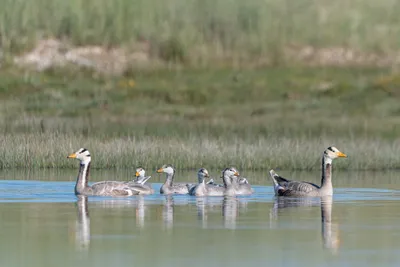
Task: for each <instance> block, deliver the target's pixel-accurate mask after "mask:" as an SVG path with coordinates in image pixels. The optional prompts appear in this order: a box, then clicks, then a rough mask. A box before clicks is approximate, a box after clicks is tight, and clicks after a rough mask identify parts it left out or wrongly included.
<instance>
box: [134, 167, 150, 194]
mask: <svg viewBox="0 0 400 267" xmlns="http://www.w3.org/2000/svg"><path fill="white" fill-rule="evenodd" d="M145 174H146V171H145V170H144V169H143V168H137V169H136V173H135V176H136V178H135V180H133V181H131V182H128V185H129V187H131V188H133V189H134V190H135V191H137V192H138V193H139V195H151V194H153V193H154V190H153V188H152V187H151V184H150V183H147V180H149V179H150V178H151V176H145Z"/></svg>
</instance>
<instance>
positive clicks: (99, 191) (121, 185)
mask: <svg viewBox="0 0 400 267" xmlns="http://www.w3.org/2000/svg"><path fill="white" fill-rule="evenodd" d="M68 158H76V159H78V160H79V161H80V167H79V172H78V177H77V179H76V184H75V194H76V195H85V196H131V195H137V194H138V192H137V191H135V190H133V189H132V188H131V187H130V186H129V185H128V184H127V183H126V182H119V181H103V182H97V183H94V184H92V185H91V186H89V185H88V182H89V172H90V162H91V157H90V153H89V151H88V150H87V149H85V148H81V149H79V150H78V151H77V152H75V153H73V154H71V155H69V156H68Z"/></svg>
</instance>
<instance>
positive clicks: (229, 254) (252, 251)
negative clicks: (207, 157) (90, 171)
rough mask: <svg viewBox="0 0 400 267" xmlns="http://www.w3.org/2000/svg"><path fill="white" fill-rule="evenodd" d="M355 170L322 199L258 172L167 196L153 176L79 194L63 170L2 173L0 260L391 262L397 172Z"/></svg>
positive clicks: (395, 247)
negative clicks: (214, 190) (115, 192)
mask: <svg viewBox="0 0 400 267" xmlns="http://www.w3.org/2000/svg"><path fill="white" fill-rule="evenodd" d="M308 175H309V176H310V174H308ZM363 175H364V176H365V180H363V179H358V180H357V181H356V182H355V181H351V180H349V179H348V178H347V175H344V176H342V177H344V178H340V176H338V179H339V181H338V184H339V185H340V186H338V187H337V188H335V189H334V196H333V198H332V199H331V201H328V202H327V201H326V200H321V199H320V198H303V199H301V198H297V199H296V198H284V199H282V198H279V199H278V198H276V197H274V194H273V188H272V186H271V185H270V184H268V183H267V182H265V184H260V183H264V180H262V179H259V181H261V182H260V183H259V184H257V185H255V186H254V189H255V193H254V194H253V195H251V196H237V197H235V198H223V197H197V198H196V197H193V196H188V195H179V196H171V197H167V196H164V195H160V194H159V188H160V186H161V183H159V182H158V181H159V180H158V181H156V182H154V183H153V184H152V186H153V188H154V189H155V191H156V193H155V194H154V195H149V196H132V197H117V198H112V197H89V198H87V199H86V198H83V199H82V198H77V197H76V196H75V195H74V186H75V181H73V180H74V178H73V174H70V173H68V174H67V175H64V176H63V174H61V176H60V177H56V178H54V180H53V181H50V180H51V179H47V181H46V179H45V178H43V176H40V175H37V176H36V177H37V179H36V180H35V179H34V178H35V174H33V175H31V176H30V178H29V180H15V179H16V178H19V177H22V176H21V175H16V176H15V175H14V174H12V175H8V174H7V173H5V174H4V173H3V178H4V180H0V214H1V218H2V219H1V220H0V237H1V238H0V266H41V267H43V266H96V267H98V266H110V265H116V266H121V265H126V264H128V265H134V266H167V267H169V266H171V267H172V266H187V265H190V266H221V265H229V266H230V267H236V266H243V265H246V266H338V267H339V266H340V267H341V266H356V267H358V266H360V267H361V266H362V267H365V266H400V253H399V251H400V238H399V237H400V217H399V214H400V205H399V200H400V179H399V183H398V184H397V183H393V181H396V179H394V178H395V177H396V176H398V173H394V174H391V175H390V177H389V178H385V177H387V175H379V174H376V173H374V174H373V175H372V176H368V175H365V174H363ZM108 176H111V175H108ZM51 177H53V176H51ZM71 177H72V178H71ZM399 177H400V176H399ZM7 178H9V179H7ZM345 178H346V179H345ZM385 179H386V180H385ZM57 180H58V181H57ZM60 180H61V181H60ZM62 180H65V181H62ZM346 183H347V184H346ZM334 184H335V183H334ZM369 185H371V186H369ZM375 185H377V186H376V187H375Z"/></svg>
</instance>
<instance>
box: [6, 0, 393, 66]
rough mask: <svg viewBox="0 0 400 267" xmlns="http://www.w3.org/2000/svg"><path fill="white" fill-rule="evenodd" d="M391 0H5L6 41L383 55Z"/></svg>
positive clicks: (276, 55)
mask: <svg viewBox="0 0 400 267" xmlns="http://www.w3.org/2000/svg"><path fill="white" fill-rule="evenodd" d="M399 10H400V2H398V1H393V0H382V1H376V0H354V1H347V0H337V1H334V2H333V1H329V0H319V1H314V0H296V1H288V0H285V1H280V0H253V1H231V0H187V1H181V0H170V1H164V0H150V1H149V0H134V1H131V0H115V1H108V0H71V1H63V0H39V1H29V0H19V1H14V0H3V1H2V8H1V9H0V25H1V26H0V36H1V46H2V48H3V49H4V50H5V51H6V52H9V53H17V52H20V51H22V50H25V49H28V48H30V47H32V46H34V45H35V41H36V40H38V39H42V38H47V37H54V38H58V39H62V40H65V41H67V42H71V43H72V44H75V45H90V44H96V45H103V46H124V47H127V48H129V47H131V46H132V45H133V44H135V43H137V42H141V41H146V42H148V43H149V44H150V45H151V53H152V54H153V55H154V56H157V57H159V58H161V59H164V60H167V61H175V62H184V63H190V64H191V65H194V66H197V67H199V66H205V65H210V64H211V65H213V64H215V63H216V62H219V63H220V64H222V65H225V66H226V65H228V66H237V65H238V64H241V62H247V63H249V64H250V63H253V64H254V63H256V61H258V60H260V59H263V58H269V59H272V61H273V62H275V63H282V61H286V60H288V61H289V62H290V61H291V60H292V59H291V58H284V57H282V55H284V54H285V53H284V49H285V48H287V47H288V46H293V45H294V46H303V45H310V46H312V47H330V46H339V47H351V48H353V49H356V50H357V49H360V50H364V51H374V52H378V53H381V52H383V53H385V52H387V53H388V52H392V51H393V50H396V51H397V49H398V47H399V46H400V40H399V38H398V36H399V34H400V17H399V16H398V13H399V12H398V11H399Z"/></svg>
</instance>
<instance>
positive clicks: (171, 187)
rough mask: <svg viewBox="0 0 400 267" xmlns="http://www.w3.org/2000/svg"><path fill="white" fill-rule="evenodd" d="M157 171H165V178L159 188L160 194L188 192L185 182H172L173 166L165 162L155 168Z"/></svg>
mask: <svg viewBox="0 0 400 267" xmlns="http://www.w3.org/2000/svg"><path fill="white" fill-rule="evenodd" d="M157 172H158V173H163V172H164V173H165V174H166V179H165V183H164V184H163V185H162V186H161V188H160V194H165V195H169V194H179V195H183V194H188V193H189V189H188V186H187V183H174V176H175V168H174V167H173V166H172V165H170V164H166V165H163V166H162V167H161V168H160V169H158V170H157Z"/></svg>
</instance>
